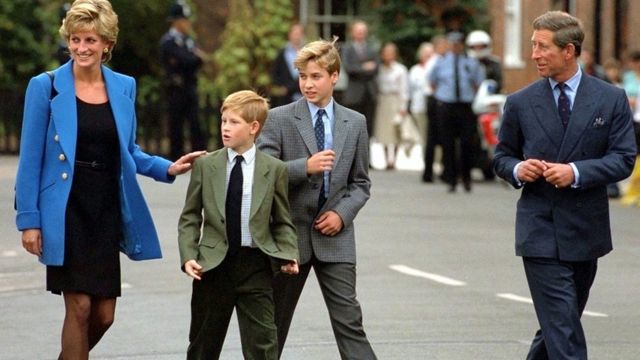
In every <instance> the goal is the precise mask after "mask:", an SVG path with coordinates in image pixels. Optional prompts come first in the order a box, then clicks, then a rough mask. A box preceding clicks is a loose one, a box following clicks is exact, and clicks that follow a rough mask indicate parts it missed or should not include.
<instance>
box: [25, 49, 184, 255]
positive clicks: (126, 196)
mask: <svg viewBox="0 0 640 360" xmlns="http://www.w3.org/2000/svg"><path fill="white" fill-rule="evenodd" d="M72 65H73V61H69V62H67V63H66V64H64V65H62V66H61V67H59V68H58V69H56V70H55V71H54V73H55V80H54V83H53V86H54V87H55V89H56V91H57V92H58V95H57V96H55V97H54V98H53V99H52V100H51V104H50V105H49V95H50V91H51V80H50V78H49V76H47V75H46V74H44V73H43V74H40V75H38V76H35V77H33V78H32V79H31V81H30V82H29V85H28V87H27V92H26V96H25V105H24V118H23V124H22V140H21V142H20V159H19V162H18V174H17V177H16V205H17V211H18V212H17V215H16V224H17V227H18V230H21V231H22V230H26V229H40V230H41V232H42V243H43V244H42V245H43V252H42V256H41V257H40V261H41V262H42V263H44V264H46V265H63V264H64V243H65V213H66V207H67V201H68V199H69V193H70V190H71V184H72V183H73V174H74V164H75V159H76V153H75V152H76V139H77V111H76V94H75V88H74V79H73V73H72ZM102 76H103V78H104V81H105V85H106V88H107V95H108V97H109V103H110V105H111V110H112V112H113V116H114V118H115V123H116V127H117V131H118V139H119V141H120V163H121V169H120V206H121V213H122V225H123V229H122V230H123V234H124V239H123V241H122V243H121V246H120V248H121V250H122V252H124V253H125V254H126V255H127V256H129V258H131V259H133V260H145V259H155V258H160V257H162V254H161V251H160V243H159V241H158V236H157V233H156V230H155V227H154V225H153V221H152V219H151V214H150V212H149V209H148V207H147V205H146V203H145V201H144V198H143V196H142V191H141V190H140V186H139V185H138V182H137V180H136V173H138V174H142V175H145V176H149V177H152V178H154V179H155V180H158V181H163V182H172V181H173V179H174V177H172V176H169V175H168V174H167V170H168V168H169V166H170V165H171V162H170V161H168V160H166V159H163V158H160V157H156V156H150V155H148V154H146V153H144V152H143V151H142V150H141V149H140V147H138V145H137V144H136V141H135V140H136V112H135V97H136V83H135V80H134V79H133V78H132V77H130V76H126V75H122V74H119V73H116V72H114V71H112V70H110V69H109V68H107V67H105V66H102ZM49 106H51V112H49ZM49 114H50V116H49Z"/></svg>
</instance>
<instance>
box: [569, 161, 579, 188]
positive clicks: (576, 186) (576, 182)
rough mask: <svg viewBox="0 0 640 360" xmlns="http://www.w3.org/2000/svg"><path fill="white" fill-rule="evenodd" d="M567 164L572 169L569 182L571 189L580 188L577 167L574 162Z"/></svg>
mask: <svg viewBox="0 0 640 360" xmlns="http://www.w3.org/2000/svg"><path fill="white" fill-rule="evenodd" d="M569 165H570V166H571V169H572V170H573V178H574V180H573V184H571V188H572V189H578V188H580V172H579V171H578V167H576V164H574V163H569Z"/></svg>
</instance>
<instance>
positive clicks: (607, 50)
mask: <svg viewBox="0 0 640 360" xmlns="http://www.w3.org/2000/svg"><path fill="white" fill-rule="evenodd" d="M489 4H490V6H489V11H490V15H491V19H492V23H491V34H492V37H493V49H494V53H495V54H496V55H498V56H499V57H501V58H502V61H503V69H504V77H505V86H504V88H505V91H506V92H513V91H515V90H517V89H519V88H521V87H523V86H525V85H527V84H528V83H530V82H532V81H534V80H536V79H537V78H538V75H537V73H536V70H535V68H534V67H533V66H532V65H531V61H530V58H531V47H530V39H531V34H532V33H533V28H532V25H531V24H532V22H533V20H534V19H535V18H536V17H538V16H539V15H540V14H542V13H544V12H546V11H548V10H562V11H566V12H568V13H570V14H572V15H574V16H576V17H578V18H579V19H580V20H581V21H582V23H583V25H584V27H585V35H586V36H585V41H584V44H583V48H585V49H589V50H590V51H591V52H592V53H593V54H594V57H595V59H596V61H597V62H598V63H603V62H604V61H605V60H607V59H609V58H611V57H614V58H617V59H621V60H622V59H624V54H625V52H626V51H628V50H634V49H640V27H638V26H634V24H638V23H639V22H640V1H638V0H490V1H489Z"/></svg>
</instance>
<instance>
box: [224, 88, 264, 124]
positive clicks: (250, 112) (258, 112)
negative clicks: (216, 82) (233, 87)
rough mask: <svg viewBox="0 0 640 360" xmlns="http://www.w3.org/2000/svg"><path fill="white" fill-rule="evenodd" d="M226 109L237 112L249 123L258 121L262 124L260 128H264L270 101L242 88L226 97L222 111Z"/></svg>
mask: <svg viewBox="0 0 640 360" xmlns="http://www.w3.org/2000/svg"><path fill="white" fill-rule="evenodd" d="M226 110H230V111H233V112H235V113H237V114H238V115H239V116H240V117H241V118H242V119H243V120H244V121H246V122H248V123H251V122H252V121H257V122H258V123H259V124H260V129H262V125H264V122H265V120H266V119H267V113H268V112H269V102H268V101H267V99H265V98H263V97H262V96H260V95H258V94H256V93H255V92H254V91H251V90H240V91H236V92H234V93H232V94H230V95H229V96H227V97H226V98H225V99H224V102H223V103H222V108H220V112H221V113H223V112H225V111H226Z"/></svg>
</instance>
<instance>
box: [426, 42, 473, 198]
mask: <svg viewBox="0 0 640 360" xmlns="http://www.w3.org/2000/svg"><path fill="white" fill-rule="evenodd" d="M447 40H448V42H449V44H450V50H449V51H448V52H447V53H446V54H445V55H444V56H443V57H442V59H440V60H439V61H438V63H437V64H436V66H435V67H434V69H433V72H432V73H431V76H430V78H429V82H430V83H431V86H432V87H433V89H434V96H435V98H436V100H437V105H436V106H437V115H436V116H437V117H438V123H439V125H440V129H439V130H440V132H439V135H440V141H441V142H442V159H443V165H444V173H443V179H444V181H445V182H446V183H447V184H448V186H449V188H448V191H449V192H451V193H453V192H455V191H456V186H457V183H458V178H459V177H461V178H462V183H463V185H464V189H465V191H466V192H470V191H471V167H472V166H473V163H474V149H475V146H476V145H475V143H474V141H478V140H477V139H478V136H477V135H478V125H477V120H476V115H475V114H474V113H473V110H472V109H471V103H472V102H473V99H474V97H475V94H476V91H477V90H478V87H479V86H480V84H481V83H482V81H483V80H484V78H485V77H484V70H483V69H482V66H481V65H480V63H479V62H478V61H477V60H475V59H472V58H469V57H467V56H466V54H465V51H464V34H462V33H459V32H451V33H449V34H448V35H447ZM458 144H459V147H460V156H458V155H457V152H458V151H457V145H458Z"/></svg>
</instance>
